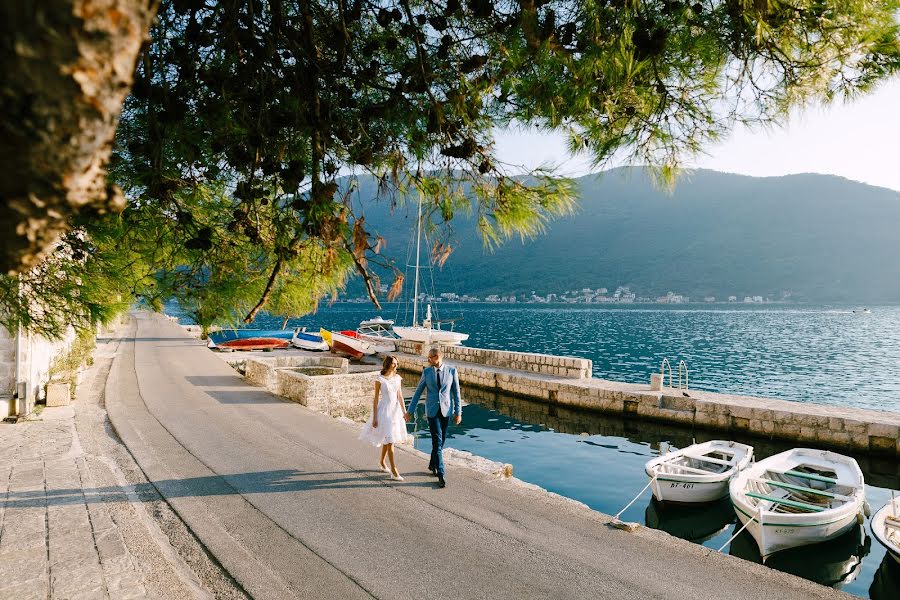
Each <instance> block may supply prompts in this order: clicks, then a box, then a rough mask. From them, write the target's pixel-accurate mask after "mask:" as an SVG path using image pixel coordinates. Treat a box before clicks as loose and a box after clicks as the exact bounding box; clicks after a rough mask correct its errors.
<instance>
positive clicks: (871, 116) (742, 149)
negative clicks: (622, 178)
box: [497, 80, 900, 191]
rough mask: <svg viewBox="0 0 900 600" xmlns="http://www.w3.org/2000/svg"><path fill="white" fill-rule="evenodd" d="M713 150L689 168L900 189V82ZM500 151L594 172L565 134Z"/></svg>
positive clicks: (529, 162)
mask: <svg viewBox="0 0 900 600" xmlns="http://www.w3.org/2000/svg"><path fill="white" fill-rule="evenodd" d="M706 150H707V155H706V156H699V157H696V158H695V159H693V160H691V161H689V162H688V163H687V164H686V166H690V167H695V168H704V169H714V170H716V171H725V172H728V173H740V174H743V175H753V176H757V177H763V176H777V175H788V174H794V173H824V174H830V175H840V176H842V177H846V178H847V179H852V180H854V181H862V182H864V183H868V184H871V185H876V186H881V187H886V188H891V189H894V190H898V191H900V80H892V81H891V82H888V83H886V84H883V85H882V86H881V87H879V88H877V89H876V90H875V91H873V92H871V93H870V94H868V95H867V96H864V97H861V98H857V99H856V100H853V101H851V102H849V103H847V102H839V103H835V104H833V105H831V106H828V107H811V108H809V109H806V110H803V111H798V112H796V113H795V114H793V115H792V116H791V118H790V119H789V120H788V122H787V124H786V125H785V126H784V127H782V128H779V129H775V130H753V131H751V130H748V129H746V128H743V127H740V128H738V129H736V130H735V131H733V132H732V134H731V136H730V137H728V138H726V139H724V140H722V141H721V142H719V143H718V144H715V145H711V146H709V147H708V148H707V149H706ZM497 152H498V155H499V157H500V158H501V160H503V161H505V162H508V163H510V164H515V165H525V166H528V167H535V166H538V165H541V164H553V165H555V166H557V167H558V169H559V173H560V174H565V175H570V176H579V175H584V174H586V173H589V172H590V161H588V160H586V159H584V158H583V157H574V158H573V157H570V156H568V153H567V152H566V148H565V141H564V138H563V137H562V136H559V135H554V134H547V133H541V132H535V131H505V132H500V133H499V134H498V135H497ZM613 166H618V165H613Z"/></svg>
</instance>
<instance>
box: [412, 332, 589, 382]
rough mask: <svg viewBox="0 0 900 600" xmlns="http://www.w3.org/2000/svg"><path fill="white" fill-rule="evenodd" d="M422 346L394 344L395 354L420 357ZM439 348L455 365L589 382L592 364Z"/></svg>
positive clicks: (525, 354) (529, 354)
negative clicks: (586, 380)
mask: <svg viewBox="0 0 900 600" xmlns="http://www.w3.org/2000/svg"><path fill="white" fill-rule="evenodd" d="M424 346H426V345H425V344H421V343H419V342H407V341H403V340H400V341H397V350H398V351H399V352H403V353H406V354H417V355H422V354H423V352H424V350H423V347H424ZM440 348H441V351H442V352H443V354H444V358H445V359H446V360H448V361H453V362H456V363H474V364H478V365H486V366H490V367H497V368H500V369H514V370H516V371H525V372H529V373H537V374H539V375H552V376H554V377H565V378H567V379H590V377H591V373H592V372H593V368H594V365H593V361H591V360H588V359H586V358H577V357H574V356H551V355H549V354H535V353H532V352H510V351H507V350H487V349H485V348H468V347H465V346H447V345H440Z"/></svg>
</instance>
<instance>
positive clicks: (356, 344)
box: [331, 331, 375, 360]
mask: <svg viewBox="0 0 900 600" xmlns="http://www.w3.org/2000/svg"><path fill="white" fill-rule="evenodd" d="M350 333H353V334H355V333H356V332H346V333H345V332H341V333H337V332H336V331H333V332H331V351H332V352H334V353H335V354H345V355H347V356H349V357H350V358H353V359H356V360H359V359H361V358H362V357H363V356H366V355H367V354H375V347H374V345H373V344H371V343H369V342H367V341H366V340H363V339H359V338H356V337H353V336H352V335H349V334H350Z"/></svg>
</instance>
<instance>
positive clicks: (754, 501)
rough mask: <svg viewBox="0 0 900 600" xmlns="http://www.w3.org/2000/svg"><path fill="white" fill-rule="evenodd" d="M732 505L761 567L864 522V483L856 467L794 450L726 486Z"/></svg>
mask: <svg viewBox="0 0 900 600" xmlns="http://www.w3.org/2000/svg"><path fill="white" fill-rule="evenodd" d="M729 493H730V495H731V503H732V504H733V505H734V510H735V513H737V516H738V519H739V520H740V521H741V523H742V525H746V528H747V531H749V532H750V535H752V536H753V539H754V540H756V544H757V546H759V552H760V555H761V556H762V559H763V561H765V560H766V558H768V557H769V556H771V555H772V554H774V553H775V552H778V551H779V550H786V549H787V548H796V547H798V546H807V545H810V544H816V543H819V542H824V541H826V540H830V539H834V538H836V537H838V536H840V535H841V534H843V533H844V532H846V531H847V530H848V529H850V528H851V527H853V526H854V525H857V524H859V523H862V522H863V520H864V519H865V515H864V511H865V510H866V508H865V500H866V489H865V482H864V480H863V474H862V471H861V470H860V468H859V465H858V464H857V463H856V461H855V460H854V459H852V458H850V457H849V456H844V455H842V454H837V453H835V452H829V451H827V450H811V449H808V448H794V449H793V450H788V451H787V452H782V453H781V454H776V455H775V456H771V457H769V458H767V459H765V460H761V461H759V462H758V463H756V464H753V465H751V466H749V467H748V468H747V469H745V470H744V471H742V472H741V473H739V474H738V475H737V476H736V477H735V478H734V479H732V480H731V484H730V487H729Z"/></svg>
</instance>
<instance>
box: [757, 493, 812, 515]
mask: <svg viewBox="0 0 900 600" xmlns="http://www.w3.org/2000/svg"><path fill="white" fill-rule="evenodd" d="M744 493H745V494H746V495H747V497H748V498H756V499H757V500H768V501H769V502H773V503H776V504H784V505H785V506H790V507H791V508H799V509H800V510H806V511H809V512H822V511H824V510H825V508H824V507H821V506H816V505H815V504H807V503H806V502H797V501H796V500H788V499H787V498H775V497H773V496H766V495H765V494H757V493H756V492H744Z"/></svg>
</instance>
